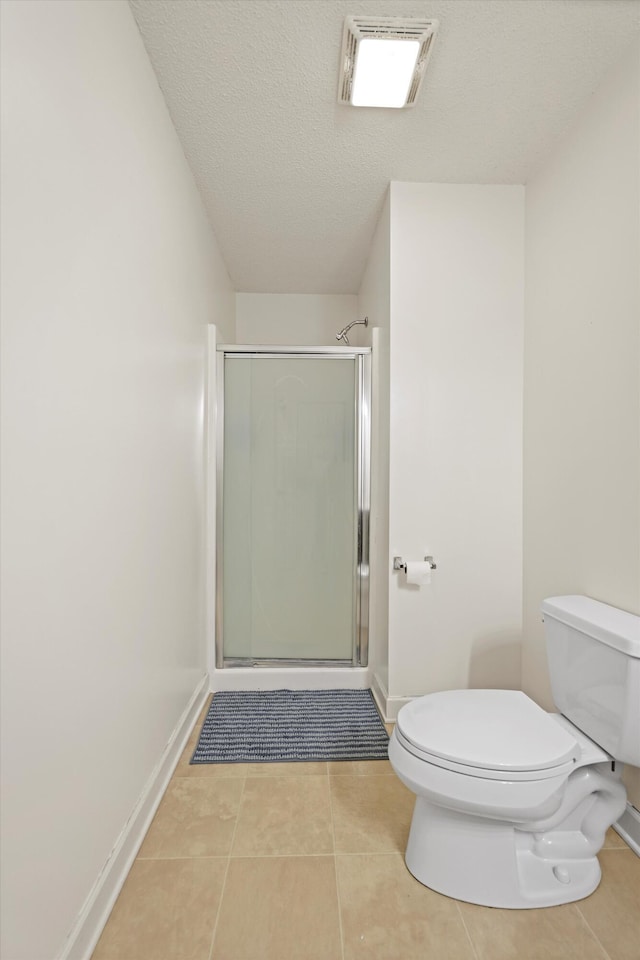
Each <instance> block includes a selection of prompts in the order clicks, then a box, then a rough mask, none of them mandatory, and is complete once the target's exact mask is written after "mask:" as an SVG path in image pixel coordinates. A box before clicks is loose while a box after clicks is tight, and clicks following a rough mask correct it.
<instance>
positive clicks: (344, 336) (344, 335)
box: [336, 317, 369, 347]
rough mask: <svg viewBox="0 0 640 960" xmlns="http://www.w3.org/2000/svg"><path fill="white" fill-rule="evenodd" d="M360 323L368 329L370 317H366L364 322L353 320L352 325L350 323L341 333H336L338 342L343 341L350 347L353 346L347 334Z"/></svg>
mask: <svg viewBox="0 0 640 960" xmlns="http://www.w3.org/2000/svg"><path fill="white" fill-rule="evenodd" d="M359 323H361V324H362V325H363V326H365V327H368V326H369V317H365V318H364V320H352V321H351V323H348V324H347V325H346V327H343V328H342V330H341V331H340V333H336V340H343V341H344V343H345V344H346V345H347V346H348V347H349V346H351V344H350V343H349V337H348V336H347V333H348V332H349V330H351V327H355V326H356V324H359Z"/></svg>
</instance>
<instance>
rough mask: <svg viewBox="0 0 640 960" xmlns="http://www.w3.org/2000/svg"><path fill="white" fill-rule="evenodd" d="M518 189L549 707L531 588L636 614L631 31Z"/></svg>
mask: <svg viewBox="0 0 640 960" xmlns="http://www.w3.org/2000/svg"><path fill="white" fill-rule="evenodd" d="M526 193H527V206H526V222H527V235H526V257H527V259H526V263H527V281H526V283H527V286H526V289H527V310H526V334H525V407H524V430H525V433H524V437H525V444H524V463H525V493H524V626H525V633H524V646H523V685H524V689H525V690H526V692H527V693H529V694H530V695H531V696H533V697H534V698H535V699H537V700H538V701H539V702H540V703H542V704H543V705H544V706H547V707H550V706H551V704H552V700H551V694H550V688H549V681H548V672H547V663H546V656H545V648H544V634H543V627H542V623H541V622H540V604H541V601H542V600H543V599H544V597H546V596H553V595H561V594H567V593H581V594H586V595H588V596H591V597H595V598H596V599H598V600H602V601H604V602H605V603H610V604H613V605H614V606H618V607H621V608H623V609H625V610H629V611H631V612H632V613H640V447H639V436H640V403H639V396H640V362H639V361H640V48H639V46H638V43H637V41H636V42H635V43H634V46H633V49H632V50H630V51H629V55H628V57H627V58H626V59H624V61H623V62H621V63H620V65H619V67H618V68H617V69H616V70H615V71H614V73H613V74H612V75H611V76H610V77H609V78H608V80H607V82H606V83H605V84H604V85H603V86H602V87H601V88H600V89H599V90H598V91H597V93H596V94H595V96H593V97H592V98H591V100H590V101H589V103H588V104H587V105H586V107H585V110H584V112H583V113H582V115H581V117H580V118H579V119H578V121H577V123H576V126H575V127H574V128H573V130H572V131H571V132H570V134H569V135H568V136H567V138H566V139H565V140H564V142H563V143H561V144H560V145H559V146H558V148H557V149H556V151H555V153H554V154H553V156H552V157H551V158H550V159H549V160H548V161H547V162H546V163H545V165H544V166H543V167H542V169H541V170H540V171H539V173H538V174H537V176H535V177H534V178H533V179H532V180H531V181H530V182H529V183H528V184H527V191H526ZM629 784H630V785H631V780H630V781H629ZM633 802H634V803H635V805H636V806H638V807H640V774H637V775H636V777H635V779H634V783H633Z"/></svg>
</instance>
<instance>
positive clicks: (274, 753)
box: [191, 690, 389, 763]
mask: <svg viewBox="0 0 640 960" xmlns="http://www.w3.org/2000/svg"><path fill="white" fill-rule="evenodd" d="M388 744H389V737H388V736H387V731H386V730H385V727H384V724H383V722H382V720H381V719H380V714H379V713H378V711H377V709H376V705H375V703H374V700H373V696H372V695H371V691H370V690H259V691H248V690H233V691H231V690H224V691H221V692H219V693H216V694H214V696H213V699H212V701H211V706H210V707H209V712H208V713H207V716H206V718H205V721H204V724H203V726H202V732H201V733H200V739H199V740H198V745H197V747H196V749H195V752H194V754H193V757H192V758H191V763H241V762H248V763H276V762H277V761H291V762H301V761H311V760H386V759H387V747H388Z"/></svg>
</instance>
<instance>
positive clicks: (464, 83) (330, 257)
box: [130, 0, 640, 293]
mask: <svg viewBox="0 0 640 960" xmlns="http://www.w3.org/2000/svg"><path fill="white" fill-rule="evenodd" d="M130 4H131V8H132V10H133V13H134V16H135V18H136V20H137V22H138V25H139V28H140V31H141V34H142V37H143V40H144V43H145V45H146V48H147V50H148V52H149V56H150V58H151V62H152V64H153V66H154V68H155V71H156V74H157V76H158V80H159V82H160V86H161V88H162V91H163V93H164V96H165V99H166V101H167V105H168V107H169V111H170V113H171V116H172V118H173V122H174V124H175V127H176V129H177V131H178V135H179V137H180V139H181V141H182V144H183V146H184V150H185V154H186V156H187V159H188V161H189V163H190V165H191V168H192V170H193V174H194V177H195V180H196V183H197V184H198V187H199V189H200V191H201V193H202V197H203V200H204V202H205V205H206V207H207V210H208V212H209V215H210V218H211V222H212V224H213V226H214V229H215V231H216V234H217V236H218V240H219V242H220V245H221V247H222V251H223V254H224V257H225V260H226V263H227V266H228V269H229V272H230V274H231V277H232V280H233V282H234V284H235V287H236V289H237V290H239V291H243V292H262V293H268V292H271V293H276V292H277V293H295V292H298V293H355V292H357V290H358V287H359V283H360V278H361V274H362V270H363V266H364V263H365V260H366V256H367V252H368V248H369V242H370V239H371V235H372V233H373V229H374V227H375V223H376V220H377V217H378V214H379V211H380V207H381V204H382V200H383V198H384V194H385V191H386V189H387V185H388V183H389V181H390V180H409V181H440V182H448V183H452V182H456V183H525V182H526V181H527V178H528V177H529V176H530V175H531V173H532V171H534V170H535V168H536V166H537V165H538V164H539V163H541V161H542V160H543V159H544V158H545V156H546V155H547V154H548V152H549V151H550V149H551V148H552V146H553V144H554V143H555V142H556V141H557V140H558V139H559V138H560V137H561V136H562V135H563V132H564V131H565V130H566V129H567V127H568V126H569V125H570V124H571V122H572V120H573V118H574V117H575V115H576V113H577V112H578V110H579V109H580V108H581V107H583V105H585V104H586V102H587V101H588V99H589V97H590V95H591V94H592V93H593V91H594V90H595V89H596V87H597V86H598V84H599V83H600V81H601V80H602V78H603V76H604V75H605V73H606V72H607V71H608V70H609V69H610V68H611V67H612V66H613V64H614V63H615V62H616V61H617V60H618V59H620V58H621V57H622V56H623V55H624V54H625V52H626V49H627V48H628V47H629V46H630V44H631V43H632V42H633V39H634V37H635V36H637V34H638V32H639V31H640V3H639V2H638V0H439V2H421V3H416V2H409V0H366V2H363V0H130ZM348 15H378V16H413V17H429V18H435V19H438V20H439V21H440V29H439V33H438V37H437V39H436V43H435V45H434V50H433V55H432V58H431V62H430V65H429V69H428V72H427V76H426V78H425V81H424V83H423V87H422V91H421V95H420V99H419V102H418V104H417V105H416V107H415V108H413V109H412V110H371V109H369V110H367V109H359V110H358V109H355V108H352V107H348V106H342V105H339V104H338V103H337V85H338V62H339V58H340V46H341V40H342V29H343V24H344V19H345V17H346V16H348Z"/></svg>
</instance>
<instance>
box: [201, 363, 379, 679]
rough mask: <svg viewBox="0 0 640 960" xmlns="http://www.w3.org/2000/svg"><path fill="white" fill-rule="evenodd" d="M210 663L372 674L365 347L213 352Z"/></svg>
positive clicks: (368, 378)
mask: <svg viewBox="0 0 640 960" xmlns="http://www.w3.org/2000/svg"><path fill="white" fill-rule="evenodd" d="M216 379H217V443H216V451H217V468H216V501H217V502H216V654H215V660H216V668H217V669H224V668H233V667H264V668H266V669H269V668H271V669H273V668H277V667H301V668H308V667H364V666H366V665H367V657H368V610H369V500H370V491H369V485H370V409H371V352H370V349H369V348H366V349H362V348H354V347H280V346H278V347H257V346H239V345H232V346H226V345H222V346H219V347H218V348H217V375H216Z"/></svg>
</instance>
